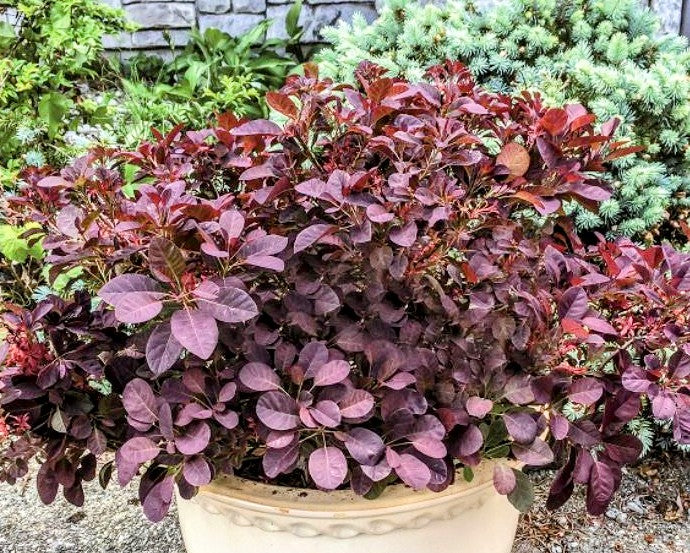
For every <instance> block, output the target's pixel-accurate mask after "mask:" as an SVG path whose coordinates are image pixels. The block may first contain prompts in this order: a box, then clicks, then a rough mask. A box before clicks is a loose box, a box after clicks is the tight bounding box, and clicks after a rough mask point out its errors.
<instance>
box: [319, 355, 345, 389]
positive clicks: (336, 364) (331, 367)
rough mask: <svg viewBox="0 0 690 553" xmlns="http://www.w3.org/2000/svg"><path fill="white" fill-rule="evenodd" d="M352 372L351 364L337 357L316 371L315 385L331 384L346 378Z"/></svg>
mask: <svg viewBox="0 0 690 553" xmlns="http://www.w3.org/2000/svg"><path fill="white" fill-rule="evenodd" d="M349 374H350V364H349V363H348V362H347V361H344V360H341V359H336V360H334V361H329V362H328V363H326V364H325V365H322V366H321V367H319V368H318V369H316V370H315V371H314V386H330V385H332V384H338V383H340V382H342V381H343V380H345V379H346V378H347V377H348V375H349Z"/></svg>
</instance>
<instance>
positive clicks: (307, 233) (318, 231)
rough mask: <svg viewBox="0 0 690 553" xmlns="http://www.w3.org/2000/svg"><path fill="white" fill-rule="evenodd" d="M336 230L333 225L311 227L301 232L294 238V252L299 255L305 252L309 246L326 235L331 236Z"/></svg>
mask: <svg viewBox="0 0 690 553" xmlns="http://www.w3.org/2000/svg"><path fill="white" fill-rule="evenodd" d="M336 230H338V227H336V226H333V225H321V224H319V225H311V226H309V227H307V228H305V229H304V230H303V231H301V232H300V233H299V234H298V235H297V237H296V238H295V244H294V251H295V253H299V252H301V251H302V250H306V249H307V248H308V247H309V246H311V245H313V244H316V243H317V242H318V241H319V240H321V239H322V238H323V237H324V236H326V235H327V234H331V233H332V232H335V231H336Z"/></svg>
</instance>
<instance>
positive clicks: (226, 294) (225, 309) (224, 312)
mask: <svg viewBox="0 0 690 553" xmlns="http://www.w3.org/2000/svg"><path fill="white" fill-rule="evenodd" d="M197 306H198V307H199V309H200V310H201V311H204V312H205V313H208V314H209V315H211V316H212V317H213V318H214V319H217V320H219V321H222V322H224V323H244V322H247V321H249V320H251V319H253V318H254V317H256V316H257V315H258V314H259V310H258V308H257V307H256V303H254V300H253V299H252V298H251V296H250V295H249V294H247V292H245V291H244V290H240V289H239V288H232V287H229V286H228V287H223V288H220V289H219V290H218V293H217V295H216V297H215V298H198V299H197Z"/></svg>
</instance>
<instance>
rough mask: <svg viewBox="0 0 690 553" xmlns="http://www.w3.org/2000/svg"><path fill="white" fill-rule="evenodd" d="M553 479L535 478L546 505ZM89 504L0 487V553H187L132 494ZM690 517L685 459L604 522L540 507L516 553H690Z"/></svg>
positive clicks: (664, 469) (29, 486)
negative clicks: (49, 500)
mask: <svg viewBox="0 0 690 553" xmlns="http://www.w3.org/2000/svg"><path fill="white" fill-rule="evenodd" d="M549 477H550V475H549V474H547V473H543V472H542V473H535V474H533V475H532V478H533V480H534V481H535V483H536V485H537V495H538V496H539V498H540V499H541V500H542V501H543V496H544V494H545V493H546V491H547V489H548V483H549ZM86 497H87V503H86V505H85V506H84V507H83V508H81V509H79V508H76V507H73V506H71V505H68V504H67V503H66V502H64V500H58V501H57V502H56V503H55V504H53V505H51V506H49V507H45V506H43V505H42V504H41V503H40V501H39V499H38V496H37V494H36V491H35V486H34V483H33V481H28V482H26V483H25V484H24V485H23V486H17V487H14V488H11V487H9V486H6V485H0V553H184V548H183V546H182V538H181V536H180V531H179V528H178V525H177V520H176V518H175V513H174V511H173V512H171V514H170V515H169V516H168V517H167V518H166V519H165V520H164V521H163V522H162V523H159V524H151V523H149V522H148V521H147V520H146V519H145V518H144V516H143V515H142V513H141V509H140V507H139V505H138V501H137V497H136V490H135V488H134V487H133V486H129V487H127V488H125V489H119V488H118V487H117V486H116V485H115V486H112V487H111V488H110V489H109V490H108V491H107V492H104V491H103V490H101V489H100V487H99V486H98V484H95V483H92V484H91V485H89V489H88V490H87V494H86ZM688 509H690V462H689V461H688V459H687V458H686V459H680V458H679V459H675V460H673V461H664V462H657V461H654V462H651V463H645V464H643V465H642V466H641V467H638V468H636V469H634V470H632V471H629V472H628V473H627V474H626V476H625V479H624V483H623V488H622V493H621V494H620V495H619V496H618V498H617V499H616V501H615V502H614V504H613V505H612V508H611V509H610V511H609V513H607V516H605V517H601V518H599V519H597V518H593V517H589V516H587V515H584V514H582V499H581V498H580V497H577V498H576V499H575V501H573V502H572V503H571V504H569V505H568V506H566V508H565V510H562V511H560V512H557V513H547V512H546V511H544V510H543V509H541V508H539V507H535V508H534V509H533V510H532V511H531V512H530V513H529V514H528V515H526V516H525V517H523V519H522V523H521V526H520V530H519V532H518V539H517V541H516V545H515V549H514V553H604V552H606V553H612V552H614V553H615V552H618V551H620V552H624V553H690V519H689V518H688ZM260 553H263V552H260ZM324 553H328V552H327V551H324ZM366 553H369V552H366ZM420 553H422V552H420Z"/></svg>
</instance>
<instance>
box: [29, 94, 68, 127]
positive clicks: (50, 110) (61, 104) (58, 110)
mask: <svg viewBox="0 0 690 553" xmlns="http://www.w3.org/2000/svg"><path fill="white" fill-rule="evenodd" d="M73 105H74V102H72V100H71V99H69V98H68V97H67V96H65V95H64V94H61V93H59V92H48V93H47V94H44V95H43V96H41V100H40V101H39V102H38V114H39V116H40V117H41V119H43V121H44V122H45V123H46V125H48V136H49V137H50V138H55V137H56V136H57V133H58V131H59V130H60V125H61V124H62V121H63V119H64V117H65V115H67V113H68V112H69V110H70V109H71V108H72V106H73Z"/></svg>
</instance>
